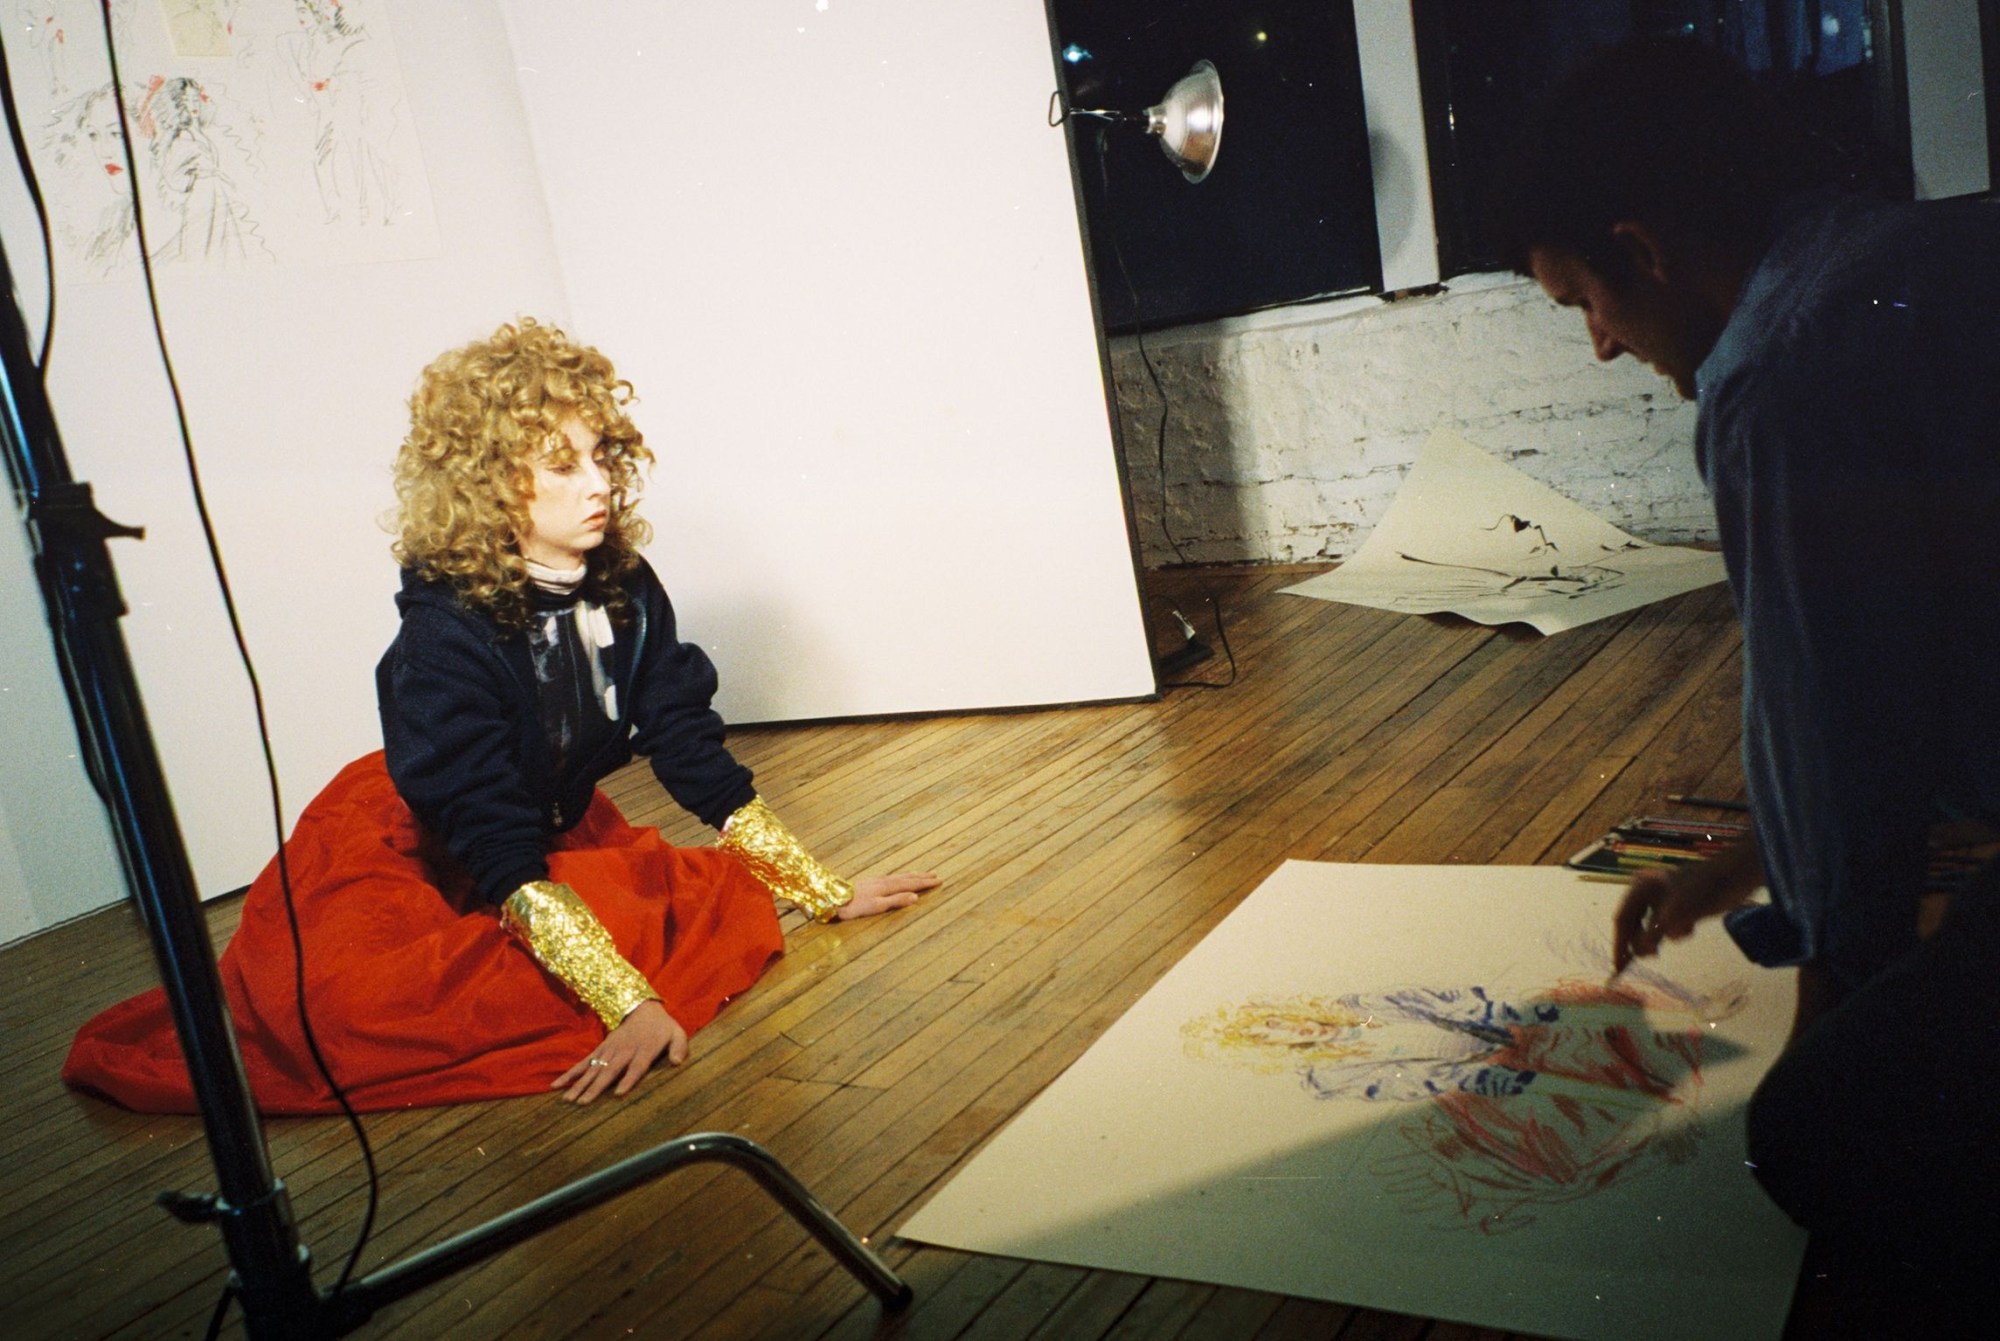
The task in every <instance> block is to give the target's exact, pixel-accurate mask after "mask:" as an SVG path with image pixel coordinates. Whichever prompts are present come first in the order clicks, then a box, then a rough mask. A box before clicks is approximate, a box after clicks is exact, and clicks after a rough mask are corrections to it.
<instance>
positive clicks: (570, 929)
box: [500, 880, 660, 1029]
mask: <svg viewBox="0 0 2000 1341" xmlns="http://www.w3.org/2000/svg"><path fill="white" fill-rule="evenodd" d="M500 925H501V926H503V927H505V928H506V929H507V930H508V931H511V932H513V933H514V935H516V936H518V937H520V938H521V941H522V943H523V944H525V945H526V946H527V947H528V950H529V952H530V953H531V954H533V955H534V956H535V962H536V963H538V964H540V965H541V966H542V967H543V968H545V969H547V970H548V971H549V972H550V973H553V974H555V976H556V977H558V978H561V979H562V980H563V984H564V985H565V986H566V987H568V988H569V989H570V991H572V992H575V993H576V994H577V996H578V997H579V998H580V999H581V1000H582V1001H583V1004H584V1005H586V1006H589V1007H590V1008H591V1009H592V1010H594V1011H596V1012H597V1017H598V1018H599V1019H601V1020H603V1021H604V1027H605V1028H606V1029H616V1028H617V1027H618V1026H619V1024H620V1023H621V1022H622V1021H623V1020H624V1018H625V1017H626V1016H627V1015H630V1014H631V1013H632V1012H633V1011H634V1010H636V1009H638V1008H639V1007H640V1006H641V1005H643V1004H645V1003H646V1002H648V1001H658V1000H659V999H660V994H659V993H658V992H655V991H654V990H653V985H652V984H651V983H649V982H647V981H646V979H645V976H644V975H643V974H641V973H640V972H639V970H638V969H635V968H633V967H632V966H631V965H630V964H628V963H627V962H625V957H624V956H623V955H621V954H619V953H618V947H617V946H615V945H613V944H612V943H611V933H610V932H608V931H606V930H605V929H604V924H603V923H602V922H600V921H598V920H597V914H596V913H593V912H591V911H590V905H588V904H586V903H585V902H584V901H583V900H582V899H580V898H578V897H577V896H576V891H575V890H573V889H571V888H570V887H569V886H568V885H559V884H556V883H555V882H554V881H553V880H530V881H529V882H528V883H527V884H525V885H523V886H521V887H520V888H519V889H517V890H515V891H514V892H513V893H512V894H509V895H508V896H507V902H506V903H505V904H503V905H502V906H501V909H500Z"/></svg>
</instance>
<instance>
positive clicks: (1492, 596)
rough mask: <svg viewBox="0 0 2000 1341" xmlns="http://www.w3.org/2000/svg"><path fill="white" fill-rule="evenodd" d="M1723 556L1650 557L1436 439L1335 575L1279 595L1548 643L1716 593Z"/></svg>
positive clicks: (1477, 455)
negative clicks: (1543, 637) (1500, 629)
mask: <svg viewBox="0 0 2000 1341" xmlns="http://www.w3.org/2000/svg"><path fill="white" fill-rule="evenodd" d="M1724 576H1725V574H1724V572H1723V566H1722V556H1721V555H1719V554H1710V553H1705V552H1703V551H1701V550H1693V549H1682V548H1679V547H1677V546H1672V545H1653V544H1648V543H1647V542H1646V541H1644V540H1640V539H1638V538H1637V537H1634V536H1629V535H1627V534H1625V532H1623V531H1621V530H1619V529H1618V528H1617V527H1615V526H1613V525H1611V523H1609V522H1607V521H1605V520H1603V519H1602V518H1600V517H1597V516H1595V515H1594V514H1592V513H1591V512H1589V511H1588V510H1587V509H1585V508H1583V507H1581V506H1579V505H1578V504H1576V503H1573V502H1571V501H1570V500H1569V499H1567V498H1564V497H1563V496H1562V495H1561V494H1559V493H1557V492H1556V491H1555V490H1553V489H1550V488H1549V487H1548V486H1546V485H1544V484H1541V483H1539V482H1538V481H1536V480H1533V479H1531V478H1529V477H1528V476H1527V475H1524V474H1523V473H1521V472H1520V471H1518V470H1516V469H1514V468H1513V467H1512V466H1510V465H1508V464H1506V463H1505V462H1504V461H1501V460H1499V459H1498V458H1496V457H1494V456H1491V455H1489V454H1488V453H1486V452H1483V451H1481V450H1480V449H1479V448H1477V447H1475V446H1473V445H1472V444H1471V443H1469V442H1467V441H1466V440H1465V439H1464V438H1461V437H1459V436H1458V435H1457V434H1455V433H1451V432H1448V431H1445V430H1439V431H1438V432H1436V433H1434V434H1432V435H1431V438H1430V441H1429V442H1427V443H1425V444H1424V449H1423V451H1422V452H1420V453H1419V454H1418V456H1417V461H1416V464H1415V465H1414V466H1412V467H1411V468H1410V473H1409V476H1408V477H1407V478H1406V479H1405V480H1404V481H1403V487H1402V488H1401V489H1400V490H1398V491H1397V493H1396V498H1395V501H1394V502H1392V503H1391V504H1390V505H1389V510H1388V512H1387V513H1385V514H1384V515H1383V517H1382V520H1381V521H1380V522H1379V523H1377V524H1376V526H1375V529H1374V530H1373V531H1371V532H1370V533H1369V535H1368V539H1367V540H1366V541H1364V542H1363V543H1362V545H1361V548H1359V549H1358V550H1356V551H1355V552H1354V554H1353V556H1352V557H1350V558H1349V559H1348V560H1347V561H1346V562H1345V563H1343V564H1341V565H1340V567H1338V568H1336V569H1334V570H1333V571H1332V572H1330V573H1321V574H1320V575H1319V576H1317V577H1313V578H1309V579H1307V580H1306V581H1304V582H1301V583H1299V584H1298V585H1296V586H1291V587H1286V588H1285V590H1286V591H1289V592H1293V593H1295V594H1296V595H1300V596H1315V597H1318V598H1319V599H1321V600H1327V601H1346V602H1347V603H1349V604H1351V605H1367V606H1373V607H1375V608H1376V609H1378V610H1397V611H1401V612H1402V613H1404V614H1413V615H1432V614H1440V613H1447V612H1448V613H1451V614H1456V615H1463V616H1465V617H1466V618H1467V619H1472V620H1477V621H1478V622H1479V623H1481V624H1510V623H1515V622H1521V623H1526V624H1532V625H1534V627H1535V628H1537V629H1539V630H1541V631H1542V632H1543V633H1557V632H1560V631H1561V630H1563V629H1573V628H1576V627H1577V626H1578V625H1580V624H1588V623H1589V622H1590V621H1592V620H1593V619H1603V618H1605V617H1607V616H1609V615H1616V614H1622V613H1624V612H1625V611H1627V610H1634V609H1637V608H1638V607H1639V606H1642V605H1648V604H1650V603H1652V602H1653V601H1660V600H1665V599H1666V598H1667V597H1669V596H1678V595H1680V594H1681V593H1682V592H1686V591H1693V590H1694V589H1695V588H1697V587H1705V586H1708V585H1709V584H1710V583H1712V582H1720V581H1722V580H1723V577H1724Z"/></svg>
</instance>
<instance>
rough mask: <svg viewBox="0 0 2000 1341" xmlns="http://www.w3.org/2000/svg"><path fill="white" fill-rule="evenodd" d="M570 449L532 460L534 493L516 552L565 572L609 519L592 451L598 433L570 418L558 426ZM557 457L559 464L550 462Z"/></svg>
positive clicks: (604, 482) (605, 486) (607, 493)
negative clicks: (525, 526)
mask: <svg viewBox="0 0 2000 1341" xmlns="http://www.w3.org/2000/svg"><path fill="white" fill-rule="evenodd" d="M562 431H563V436H564V437H565V438H567V439H569V445H570V451H569V453H568V454H567V455H566V456H564V455H563V454H561V453H551V454H550V455H548V456H544V457H543V458H542V459H541V460H539V461H537V462H535V477H534V485H533V488H534V497H533V498H531V499H530V500H529V501H528V534H527V536H526V537H525V538H524V539H523V540H522V541H521V557H522V558H524V559H531V560H533V561H534V562H536V563H539V564H545V565H546V566H548V567H550V568H560V569H563V570H565V571H567V570H570V569H573V568H575V567H577V566H578V565H579V564H581V563H582V562H583V560H584V556H585V555H586V554H588V553H590V551H591V550H594V549H596V548H597V547H598V546H599V545H601V544H603V543H604V528H605V526H606V524H607V523H608V522H609V521H610V519H611V483H610V481H609V480H608V479H607V478H606V477H605V474H604V465H603V462H602V461H601V460H600V459H599V458H598V455H597V440H598V435H597V434H596V433H595V432H594V431H592V430H591V429H588V428H585V427H584V426H583V425H582V424H581V423H580V422H578V421H577V420H575V419H567V420H564V421H563V425H562ZM557 461H560V462H561V464H553V463H554V462H557Z"/></svg>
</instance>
